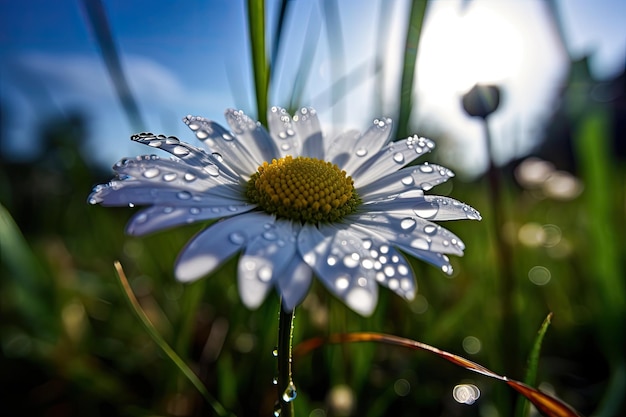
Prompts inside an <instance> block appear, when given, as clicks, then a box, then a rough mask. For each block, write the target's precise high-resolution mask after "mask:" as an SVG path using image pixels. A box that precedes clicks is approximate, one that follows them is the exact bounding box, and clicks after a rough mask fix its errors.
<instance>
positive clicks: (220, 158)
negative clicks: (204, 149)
mask: <svg viewBox="0 0 626 417" xmlns="http://www.w3.org/2000/svg"><path fill="white" fill-rule="evenodd" d="M212 155H213V158H215V159H216V160H217V161H219V162H222V161H223V160H224V157H223V156H222V154H220V153H217V152H213V154H212Z"/></svg>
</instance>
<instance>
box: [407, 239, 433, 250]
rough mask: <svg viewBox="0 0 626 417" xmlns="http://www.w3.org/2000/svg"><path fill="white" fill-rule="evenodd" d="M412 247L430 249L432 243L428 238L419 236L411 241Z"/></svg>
mask: <svg viewBox="0 0 626 417" xmlns="http://www.w3.org/2000/svg"><path fill="white" fill-rule="evenodd" d="M411 247H412V248H415V249H420V250H428V249H430V243H428V241H427V240H426V239H422V238H417V239H414V240H413V241H412V242H411Z"/></svg>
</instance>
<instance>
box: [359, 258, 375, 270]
mask: <svg viewBox="0 0 626 417" xmlns="http://www.w3.org/2000/svg"><path fill="white" fill-rule="evenodd" d="M361 266H362V267H363V268H365V269H373V268H374V261H373V260H371V259H363V261H362V262H361Z"/></svg>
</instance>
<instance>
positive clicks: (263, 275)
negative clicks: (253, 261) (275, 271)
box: [257, 266, 272, 282]
mask: <svg viewBox="0 0 626 417" xmlns="http://www.w3.org/2000/svg"><path fill="white" fill-rule="evenodd" d="M257 275H258V277H259V279H260V280H261V281H264V282H267V281H269V280H270V279H271V278H272V268H270V267H269V266H264V267H262V268H260V269H259V271H258V272H257Z"/></svg>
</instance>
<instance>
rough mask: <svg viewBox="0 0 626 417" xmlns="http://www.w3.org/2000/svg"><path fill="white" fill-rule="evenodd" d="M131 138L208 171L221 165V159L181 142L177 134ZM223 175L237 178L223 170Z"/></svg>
mask: <svg viewBox="0 0 626 417" xmlns="http://www.w3.org/2000/svg"><path fill="white" fill-rule="evenodd" d="M131 140H133V141H135V142H138V143H142V144H144V145H148V146H150V147H152V148H158V149H162V150H164V151H165V152H169V153H171V154H172V155H174V156H175V157H176V158H177V159H180V160H181V161H184V163H185V164H187V165H190V166H194V167H197V168H200V169H207V172H209V170H211V168H208V167H210V166H213V165H215V166H217V167H218V168H219V167H220V165H221V164H220V163H219V161H217V160H216V158H215V157H214V156H213V155H209V154H208V153H206V152H205V151H204V150H203V149H200V148H196V147H195V146H193V145H190V144H188V143H186V142H181V141H180V140H179V139H178V138H177V137H175V136H167V137H166V136H165V135H154V134H152V133H140V134H137V135H133V136H131ZM221 175H227V176H228V177H230V179H231V181H232V180H236V177H233V176H232V173H230V172H228V171H225V170H222V174H221Z"/></svg>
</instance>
